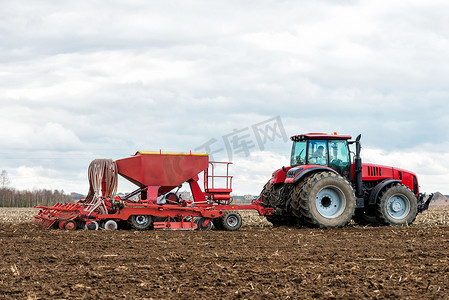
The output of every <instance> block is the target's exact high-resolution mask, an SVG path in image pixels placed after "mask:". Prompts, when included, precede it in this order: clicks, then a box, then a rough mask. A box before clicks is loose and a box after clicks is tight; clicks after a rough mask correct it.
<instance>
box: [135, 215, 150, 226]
mask: <svg viewBox="0 0 449 300" xmlns="http://www.w3.org/2000/svg"><path fill="white" fill-rule="evenodd" d="M134 220H135V222H136V224H137V225H139V226H145V225H147V224H148V222H149V220H150V218H149V217H148V216H144V215H140V216H136V217H135V219H134Z"/></svg>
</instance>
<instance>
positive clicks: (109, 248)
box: [0, 223, 449, 299]
mask: <svg viewBox="0 0 449 300" xmlns="http://www.w3.org/2000/svg"><path fill="white" fill-rule="evenodd" d="M448 246H449V228H448V227H446V226H424V225H415V224H414V225H412V226H410V227H377V228H373V227H359V226H349V227H346V228H343V229H332V230H322V229H310V228H286V227H279V228H269V227H257V226H247V227H244V228H242V229H241V230H239V231H236V232H226V231H209V232H204V231H145V232H137V231H125V230H119V231H86V230H77V231H62V230H55V229H53V230H49V229H45V228H40V227H37V226H35V225H32V224H30V223H20V224H11V223H0V251H1V252H0V253H2V256H3V259H2V260H1V263H0V298H6V299H27V298H28V299H49V298H52V299H75V298H88V299H91V298H97V299H115V298H125V299H151V298H154V299H161V298H162V299H167V298H180V299H191V298H192V297H195V298H197V299H201V298H243V299H245V298H249V299H259V298H266V299H272V298H284V299H285V298H301V299H312V298H325V299H334V298H338V299H340V298H344V299H359V298H381V299H382V298H402V299H404V298H412V299H415V298H424V299H435V298H437V299H438V298H447V297H448V295H449V278H448V276H449V250H448Z"/></svg>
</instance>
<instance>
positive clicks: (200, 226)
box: [195, 217, 213, 231]
mask: <svg viewBox="0 0 449 300" xmlns="http://www.w3.org/2000/svg"><path fill="white" fill-rule="evenodd" d="M207 220H209V221H210V222H209V223H207V224H204V223H205V222H206V221H207ZM195 223H196V224H197V225H198V230H205V231H207V230H211V229H212V226H213V224H212V220H210V219H207V218H203V217H201V218H198V219H196V220H195Z"/></svg>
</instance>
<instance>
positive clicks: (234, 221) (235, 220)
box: [226, 216, 239, 227]
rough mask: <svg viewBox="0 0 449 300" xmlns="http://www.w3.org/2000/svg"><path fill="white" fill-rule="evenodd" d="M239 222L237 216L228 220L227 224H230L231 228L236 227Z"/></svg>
mask: <svg viewBox="0 0 449 300" xmlns="http://www.w3.org/2000/svg"><path fill="white" fill-rule="evenodd" d="M238 222H239V220H238V219H237V217H236V216H229V217H227V218H226V224H228V226H229V227H234V226H236V225H237V223H238Z"/></svg>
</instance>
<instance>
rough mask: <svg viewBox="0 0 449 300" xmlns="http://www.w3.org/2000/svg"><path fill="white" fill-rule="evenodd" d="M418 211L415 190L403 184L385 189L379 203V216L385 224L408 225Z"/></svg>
mask: <svg viewBox="0 0 449 300" xmlns="http://www.w3.org/2000/svg"><path fill="white" fill-rule="evenodd" d="M417 213H418V201H417V200H416V197H415V195H414V194H413V192H412V191H411V190H410V189H409V188H408V187H406V186H405V185H403V184H395V185H392V186H391V187H390V188H387V189H386V190H384V191H383V192H382V194H381V196H380V200H379V202H378V204H377V216H378V218H379V219H380V220H381V221H382V222H383V223H385V224H390V225H408V224H411V223H413V221H414V220H415V218H416V215H417Z"/></svg>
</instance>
